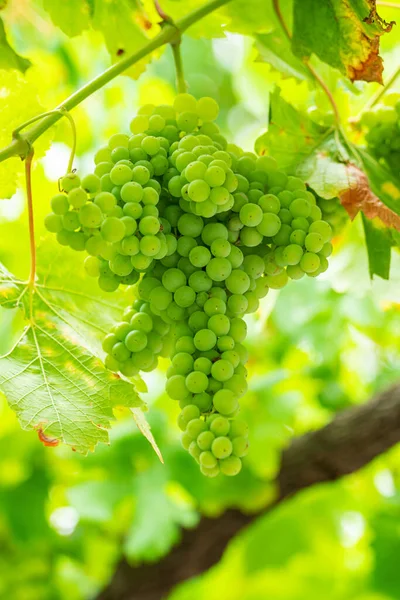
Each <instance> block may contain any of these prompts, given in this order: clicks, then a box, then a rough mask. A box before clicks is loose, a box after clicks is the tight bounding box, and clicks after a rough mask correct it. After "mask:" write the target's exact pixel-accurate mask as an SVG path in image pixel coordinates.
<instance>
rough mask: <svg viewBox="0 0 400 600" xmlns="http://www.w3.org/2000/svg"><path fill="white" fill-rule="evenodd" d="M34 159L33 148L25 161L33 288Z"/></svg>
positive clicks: (30, 283) (32, 283)
mask: <svg viewBox="0 0 400 600" xmlns="http://www.w3.org/2000/svg"><path fill="white" fill-rule="evenodd" d="M32 159H33V148H31V150H30V151H29V154H28V156H27V157H26V159H25V185H26V196H27V200H28V220H29V243H30V251H31V271H30V274H29V279H28V286H29V287H30V288H31V290H32V288H33V287H34V285H35V279H36V244H35V221H34V215H33V197H32V176H31V174H32Z"/></svg>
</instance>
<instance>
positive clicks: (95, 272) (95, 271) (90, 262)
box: [84, 256, 100, 277]
mask: <svg viewBox="0 0 400 600" xmlns="http://www.w3.org/2000/svg"><path fill="white" fill-rule="evenodd" d="M84 267H85V271H86V273H87V274H88V275H89V276H90V277H99V275H100V262H99V260H98V258H96V257H95V256H87V257H86V258H85V262H84Z"/></svg>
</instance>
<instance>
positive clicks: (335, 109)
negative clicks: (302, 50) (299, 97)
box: [272, 0, 340, 127]
mask: <svg viewBox="0 0 400 600" xmlns="http://www.w3.org/2000/svg"><path fill="white" fill-rule="evenodd" d="M272 4H273V6H274V11H275V14H276V16H277V18H278V21H279V23H280V24H281V27H282V29H283V31H284V33H285V35H286V37H287V38H288V40H289V42H291V41H292V34H291V33H290V31H289V28H288V26H287V24H286V22H285V19H284V17H283V14H282V11H281V7H280V4H279V0H272ZM303 62H304V64H305V66H306V67H307V69H308V70H309V71H310V73H311V75H312V76H313V79H314V80H315V81H316V82H317V83H318V85H319V86H320V88H321V89H322V90H323V92H324V93H325V95H326V96H327V98H328V100H329V102H330V104H331V106H332V109H333V114H334V116H335V121H336V124H337V126H338V127H339V126H340V113H339V109H338V107H337V105H336V102H335V99H334V97H333V95H332V92H331V91H330V89H329V88H328V86H327V85H326V83H325V81H324V80H323V79H322V77H321V76H320V75H319V74H318V73H317V71H316V70H315V69H314V67H312V66H311V65H310V63H309V61H308V60H304V61H303Z"/></svg>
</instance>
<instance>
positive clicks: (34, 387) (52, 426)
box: [0, 245, 143, 452]
mask: <svg viewBox="0 0 400 600" xmlns="http://www.w3.org/2000/svg"><path fill="white" fill-rule="evenodd" d="M51 254H53V256H52V259H51V260H47V262H46V260H45V258H46V257H47V258H49V257H50V255H51ZM39 265H42V273H41V274H40V275H41V277H40V281H41V283H38V284H37V285H36V287H35V289H34V290H31V289H30V288H29V287H28V286H27V285H26V283H24V282H20V281H17V280H15V279H14V278H13V277H12V275H10V274H9V273H8V272H7V271H6V270H5V268H4V267H2V268H1V271H0V273H1V274H0V277H1V286H0V305H1V306H3V307H6V308H15V307H17V306H19V307H21V308H22V309H23V310H24V312H25V316H26V325H25V329H24V331H23V333H22V335H21V336H20V339H19V340H18V342H17V343H16V344H15V346H14V347H13V349H12V350H11V351H10V352H9V353H8V354H7V355H5V356H3V357H2V358H0V386H1V389H2V391H3V392H4V394H5V395H6V397H7V400H8V402H9V404H10V406H11V408H12V409H13V410H14V411H15V412H16V414H17V416H18V418H19V420H20V423H21V425H22V427H23V428H24V429H36V430H38V431H39V430H41V431H42V432H43V434H44V435H45V436H46V437H47V438H55V439H56V440H59V441H62V442H64V443H66V444H68V445H70V446H72V447H73V448H74V449H75V450H78V451H79V452H87V451H88V450H93V448H94V447H95V445H96V443H97V442H99V441H101V442H107V441H108V432H107V429H108V428H109V427H110V421H111V420H112V418H113V412H112V411H113V408H114V407H116V406H128V407H133V408H135V407H136V408H137V407H143V402H142V401H141V400H140V398H139V397H138V395H137V393H136V391H135V388H134V386H133V384H132V383H130V382H129V381H127V380H123V379H122V378H120V377H119V376H116V375H114V374H112V373H110V372H109V371H107V370H106V369H105V367H104V366H103V364H102V361H101V360H100V356H101V345H100V342H101V338H102V337H103V335H104V334H106V333H107V331H109V325H110V323H111V322H112V321H113V320H114V319H115V318H116V317H117V315H118V314H120V310H121V304H122V302H121V298H119V300H117V301H116V302H115V304H113V303H112V302H111V301H106V300H105V299H104V298H103V296H102V295H101V294H98V295H96V293H95V292H93V291H92V293H91V294H89V293H88V292H87V286H88V283H87V281H85V279H84V277H82V268H79V263H78V262H77V261H75V260H73V259H71V257H70V253H68V252H67V253H66V252H65V250H63V251H58V252H57V251H55V250H54V247H53V246H52V245H48V246H45V247H44V248H43V249H42V251H41V252H40V253H39ZM43 271H44V272H43ZM61 282H62V283H61ZM89 285H90V284H89ZM125 302H126V301H125ZM42 441H43V439H42ZM44 441H46V440H44ZM54 443H55V442H54Z"/></svg>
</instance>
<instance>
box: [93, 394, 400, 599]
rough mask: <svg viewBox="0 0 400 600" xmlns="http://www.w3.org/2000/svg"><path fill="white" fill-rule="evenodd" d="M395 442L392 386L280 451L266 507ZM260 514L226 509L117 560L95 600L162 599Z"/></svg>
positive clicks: (397, 408) (397, 409) (399, 433)
mask: <svg viewBox="0 0 400 600" xmlns="http://www.w3.org/2000/svg"><path fill="white" fill-rule="evenodd" d="M399 441H400V385H397V386H394V387H392V388H390V389H389V390H386V391H385V392H383V393H381V394H379V395H378V396H376V398H374V399H373V400H371V401H370V402H368V403H366V404H363V405H361V406H357V407H354V408H351V409H349V410H346V411H345V412H343V413H340V414H338V415H336V417H335V418H334V419H333V420H332V421H331V423H329V424H328V425H326V426H325V427H323V428H322V429H319V430H317V431H311V432H309V433H307V434H305V435H303V436H302V437H299V438H296V439H294V440H293V441H292V443H291V444H290V446H289V447H288V448H287V449H286V450H284V452H283V454H282V461H281V468H280V471H279V474H278V477H277V484H278V486H279V496H278V498H277V500H276V501H275V502H274V504H273V505H270V506H268V507H266V509H265V511H269V510H271V509H272V508H274V506H276V504H279V503H280V502H282V501H283V500H284V499H285V498H287V497H289V496H293V495H294V494H296V493H297V492H299V491H300V490H302V489H303V488H306V487H309V486H312V485H315V484H318V483H323V482H326V481H334V480H335V479H339V478H340V477H343V476H344V475H347V474H349V473H353V472H354V471H357V470H358V469H360V468H361V467H363V466H364V465H366V464H367V463H369V462H370V461H371V460H373V459H374V458H375V457H376V456H378V455H379V454H382V453H383V452H385V451H386V450H388V449H389V448H391V447H392V446H393V445H394V444H396V443H397V442H399ZM265 511H264V512H265ZM260 514H261V513H259V514H256V515H252V516H250V515H244V514H242V513H241V512H240V511H237V510H227V511H226V512H225V513H224V514H223V515H222V516H220V517H218V518H216V519H209V518H206V517H203V518H202V519H201V521H200V523H199V525H198V527H197V528H196V529H192V530H185V531H183V533H182V537H181V541H180V543H179V544H178V545H177V546H175V547H174V548H172V550H171V551H170V553H169V554H167V555H166V556H165V557H164V558H162V559H161V560H160V561H159V562H158V563H154V564H143V565H139V566H135V567H132V566H130V565H129V564H128V563H127V562H126V561H125V560H122V561H121V562H120V563H119V565H118V566H117V569H116V571H115V573H114V576H113V577H112V579H111V581H110V583H109V585H108V586H107V587H106V588H105V589H104V590H103V591H102V592H101V593H100V595H99V596H98V598H97V600H162V599H163V598H166V597H167V596H168V593H169V592H170V591H171V590H172V588H173V587H174V586H175V585H177V584H178V583H181V582H183V581H185V580H187V579H189V578H191V577H195V576H196V575H200V574H201V573H203V572H204V571H206V570H207V569H209V568H210V567H212V566H213V565H215V564H216V563H217V562H218V561H219V560H220V558H221V556H222V554H223V552H224V550H225V548H226V546H227V544H228V543H229V541H230V540H231V539H232V537H234V536H235V535H236V534H237V533H238V532H239V531H240V530H241V529H243V528H244V527H246V526H247V525H248V524H249V523H251V522H252V521H253V520H254V519H255V518H257V517H258V516H260Z"/></svg>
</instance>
